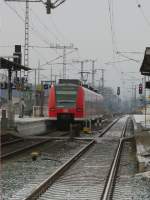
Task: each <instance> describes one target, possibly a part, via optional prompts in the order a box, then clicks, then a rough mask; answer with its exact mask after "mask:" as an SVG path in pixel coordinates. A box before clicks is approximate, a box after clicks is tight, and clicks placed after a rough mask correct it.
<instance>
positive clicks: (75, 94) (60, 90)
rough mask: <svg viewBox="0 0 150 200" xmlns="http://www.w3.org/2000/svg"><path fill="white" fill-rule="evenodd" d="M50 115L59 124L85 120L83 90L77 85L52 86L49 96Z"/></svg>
mask: <svg viewBox="0 0 150 200" xmlns="http://www.w3.org/2000/svg"><path fill="white" fill-rule="evenodd" d="M48 115H49V117H50V119H51V120H53V121H57V122H58V123H59V124H61V125H62V124H63V123H65V124H66V123H67V124H70V123H73V122H74V121H76V120H78V119H79V120H82V119H83V89H82V86H80V85H77V84H67V83H65V84H58V85H55V86H54V85H52V86H51V89H50V95H49V107H48Z"/></svg>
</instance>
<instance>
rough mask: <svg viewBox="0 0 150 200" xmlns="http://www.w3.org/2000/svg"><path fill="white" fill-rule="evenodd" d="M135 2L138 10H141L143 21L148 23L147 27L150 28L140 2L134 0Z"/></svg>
mask: <svg viewBox="0 0 150 200" xmlns="http://www.w3.org/2000/svg"><path fill="white" fill-rule="evenodd" d="M136 3H137V6H138V8H139V10H140V11H141V14H142V16H143V18H144V20H145V22H146V23H147V25H148V26H149V28H150V21H149V19H148V18H147V16H146V15H145V13H144V10H143V7H142V6H141V4H140V3H139V1H138V0H136Z"/></svg>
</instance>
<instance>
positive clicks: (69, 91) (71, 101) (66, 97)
mask: <svg viewBox="0 0 150 200" xmlns="http://www.w3.org/2000/svg"><path fill="white" fill-rule="evenodd" d="M77 88H78V86H75V85H73V86H71V85H61V86H60V85H58V86H56V102H57V107H59V108H71V107H74V106H75V103H76V97H77Z"/></svg>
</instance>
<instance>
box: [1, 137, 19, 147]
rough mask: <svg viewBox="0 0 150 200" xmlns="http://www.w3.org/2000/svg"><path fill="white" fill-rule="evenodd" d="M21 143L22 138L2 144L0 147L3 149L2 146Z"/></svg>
mask: <svg viewBox="0 0 150 200" xmlns="http://www.w3.org/2000/svg"><path fill="white" fill-rule="evenodd" d="M21 141H23V139H22V138H19V139H14V140H12V141H8V142H3V143H1V144H0V146H1V147H3V146H6V145H9V144H14V143H16V142H21Z"/></svg>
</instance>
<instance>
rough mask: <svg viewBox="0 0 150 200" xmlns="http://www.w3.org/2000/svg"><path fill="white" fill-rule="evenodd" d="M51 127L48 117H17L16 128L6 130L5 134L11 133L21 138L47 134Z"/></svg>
mask: <svg viewBox="0 0 150 200" xmlns="http://www.w3.org/2000/svg"><path fill="white" fill-rule="evenodd" d="M0 121H1V119H0ZM0 124H1V123H0ZM49 127H50V120H49V118H48V117H27V116H24V117H23V118H19V116H18V115H15V119H14V128H13V129H6V131H5V133H4V134H7V133H11V134H13V135H17V136H21V137H25V136H30V135H39V134H43V133H44V132H46V131H47V130H48V129H49Z"/></svg>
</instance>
